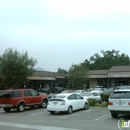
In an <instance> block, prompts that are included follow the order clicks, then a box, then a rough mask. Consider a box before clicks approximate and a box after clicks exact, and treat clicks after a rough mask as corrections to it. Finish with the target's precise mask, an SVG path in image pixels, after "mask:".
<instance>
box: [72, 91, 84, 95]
mask: <svg viewBox="0 0 130 130" xmlns="http://www.w3.org/2000/svg"><path fill="white" fill-rule="evenodd" d="M83 92H86V91H85V90H76V91H74V93H76V94H79V95H80V94H81V93H83Z"/></svg>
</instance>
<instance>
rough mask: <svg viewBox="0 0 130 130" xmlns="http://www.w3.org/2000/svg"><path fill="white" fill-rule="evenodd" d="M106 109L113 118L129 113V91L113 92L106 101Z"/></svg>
mask: <svg viewBox="0 0 130 130" xmlns="http://www.w3.org/2000/svg"><path fill="white" fill-rule="evenodd" d="M108 109H109V111H110V112H111V116H112V117H113V118H117V117H118V115H119V114H124V113H125V114H126V113H128V114H129V113H130V89H121V90H115V91H114V92H113V93H112V94H111V95H110V97H109V99H108Z"/></svg>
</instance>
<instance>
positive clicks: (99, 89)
mask: <svg viewBox="0 0 130 130" xmlns="http://www.w3.org/2000/svg"><path fill="white" fill-rule="evenodd" d="M105 90H107V88H94V89H93V90H92V91H91V92H99V93H100V94H101V93H103V91H105Z"/></svg>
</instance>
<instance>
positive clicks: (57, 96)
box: [53, 95, 66, 99]
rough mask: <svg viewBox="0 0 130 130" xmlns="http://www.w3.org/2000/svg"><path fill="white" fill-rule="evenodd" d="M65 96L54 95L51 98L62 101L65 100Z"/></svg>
mask: <svg viewBox="0 0 130 130" xmlns="http://www.w3.org/2000/svg"><path fill="white" fill-rule="evenodd" d="M65 97H66V96H65V95H55V96H54V97H53V98H58V99H63V98H65Z"/></svg>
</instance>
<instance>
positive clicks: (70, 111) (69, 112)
mask: <svg viewBox="0 0 130 130" xmlns="http://www.w3.org/2000/svg"><path fill="white" fill-rule="evenodd" d="M72 111H73V109H72V107H71V106H69V108H68V111H67V112H68V114H71V113H72Z"/></svg>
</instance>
